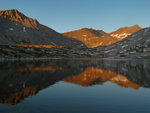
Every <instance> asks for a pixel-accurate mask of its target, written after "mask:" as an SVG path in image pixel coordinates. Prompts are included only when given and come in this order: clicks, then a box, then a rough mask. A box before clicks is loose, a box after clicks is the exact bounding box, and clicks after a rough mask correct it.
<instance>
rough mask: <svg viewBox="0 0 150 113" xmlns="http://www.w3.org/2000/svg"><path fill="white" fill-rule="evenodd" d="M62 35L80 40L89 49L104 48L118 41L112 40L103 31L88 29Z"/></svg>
mask: <svg viewBox="0 0 150 113" xmlns="http://www.w3.org/2000/svg"><path fill="white" fill-rule="evenodd" d="M62 35H64V36H67V37H71V38H74V39H77V40H80V41H81V42H83V43H84V44H85V45H86V46H88V47H89V48H93V47H97V46H106V45H109V44H112V43H115V42H117V41H118V40H117V39H116V38H113V37H112V36H110V35H109V34H107V33H105V32H104V31H103V30H94V29H89V28H83V29H79V30H76V31H71V32H66V33H63V34H62Z"/></svg>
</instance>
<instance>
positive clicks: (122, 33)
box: [109, 25, 142, 40]
mask: <svg viewBox="0 0 150 113" xmlns="http://www.w3.org/2000/svg"><path fill="white" fill-rule="evenodd" d="M141 29H142V28H141V27H140V26H138V25H134V26H131V27H123V28H120V29H118V30H116V31H114V32H111V33H109V34H110V36H112V37H114V38H116V39H118V40H122V39H124V38H126V37H128V36H130V35H131V34H133V33H135V32H137V31H139V30H141Z"/></svg>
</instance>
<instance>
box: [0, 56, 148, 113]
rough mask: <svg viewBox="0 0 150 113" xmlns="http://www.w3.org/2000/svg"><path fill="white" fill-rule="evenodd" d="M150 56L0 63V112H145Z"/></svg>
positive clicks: (146, 110) (146, 107)
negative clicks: (134, 58)
mask: <svg viewBox="0 0 150 113" xmlns="http://www.w3.org/2000/svg"><path fill="white" fill-rule="evenodd" d="M149 88H150V61H149V60H102V59H97V60H96V59H95V60H90V59H82V60H77V59H76V60H75V59H74V60H73V59H69V60H64V59H62V60H61V59H57V60H56V59H55V60H54V59H53V60H41V61H40V60H37V61H31V60H29V61H3V62H0V113H148V112H150V107H149V105H150V89H149Z"/></svg>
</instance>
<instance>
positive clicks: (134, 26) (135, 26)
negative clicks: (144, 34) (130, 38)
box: [131, 24, 142, 29]
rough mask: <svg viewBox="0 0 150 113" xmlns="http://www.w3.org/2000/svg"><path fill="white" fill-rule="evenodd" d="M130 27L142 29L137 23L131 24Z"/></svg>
mask: <svg viewBox="0 0 150 113" xmlns="http://www.w3.org/2000/svg"><path fill="white" fill-rule="evenodd" d="M131 28H140V29H142V28H141V27H140V26H139V25H137V24H136V25H133V26H131Z"/></svg>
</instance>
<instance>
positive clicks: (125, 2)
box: [0, 0, 150, 33]
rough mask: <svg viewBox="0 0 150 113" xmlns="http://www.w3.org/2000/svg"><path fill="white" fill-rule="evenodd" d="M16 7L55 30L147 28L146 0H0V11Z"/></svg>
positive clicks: (148, 1) (149, 8)
mask: <svg viewBox="0 0 150 113" xmlns="http://www.w3.org/2000/svg"><path fill="white" fill-rule="evenodd" d="M6 9H18V10H19V11H21V12H23V13H24V14H25V15H26V16H29V17H31V18H36V19H37V20H38V21H39V22H40V23H41V24H44V25H46V26H48V27H50V28H52V29H54V30H56V31H57V32H60V33H62V32H67V31H72V30H77V29H80V28H94V29H103V30H104V31H105V32H111V31H114V30H116V29H118V28H120V27H124V26H132V25H134V24H138V25H139V26H141V27H150V0H0V10H6Z"/></svg>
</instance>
